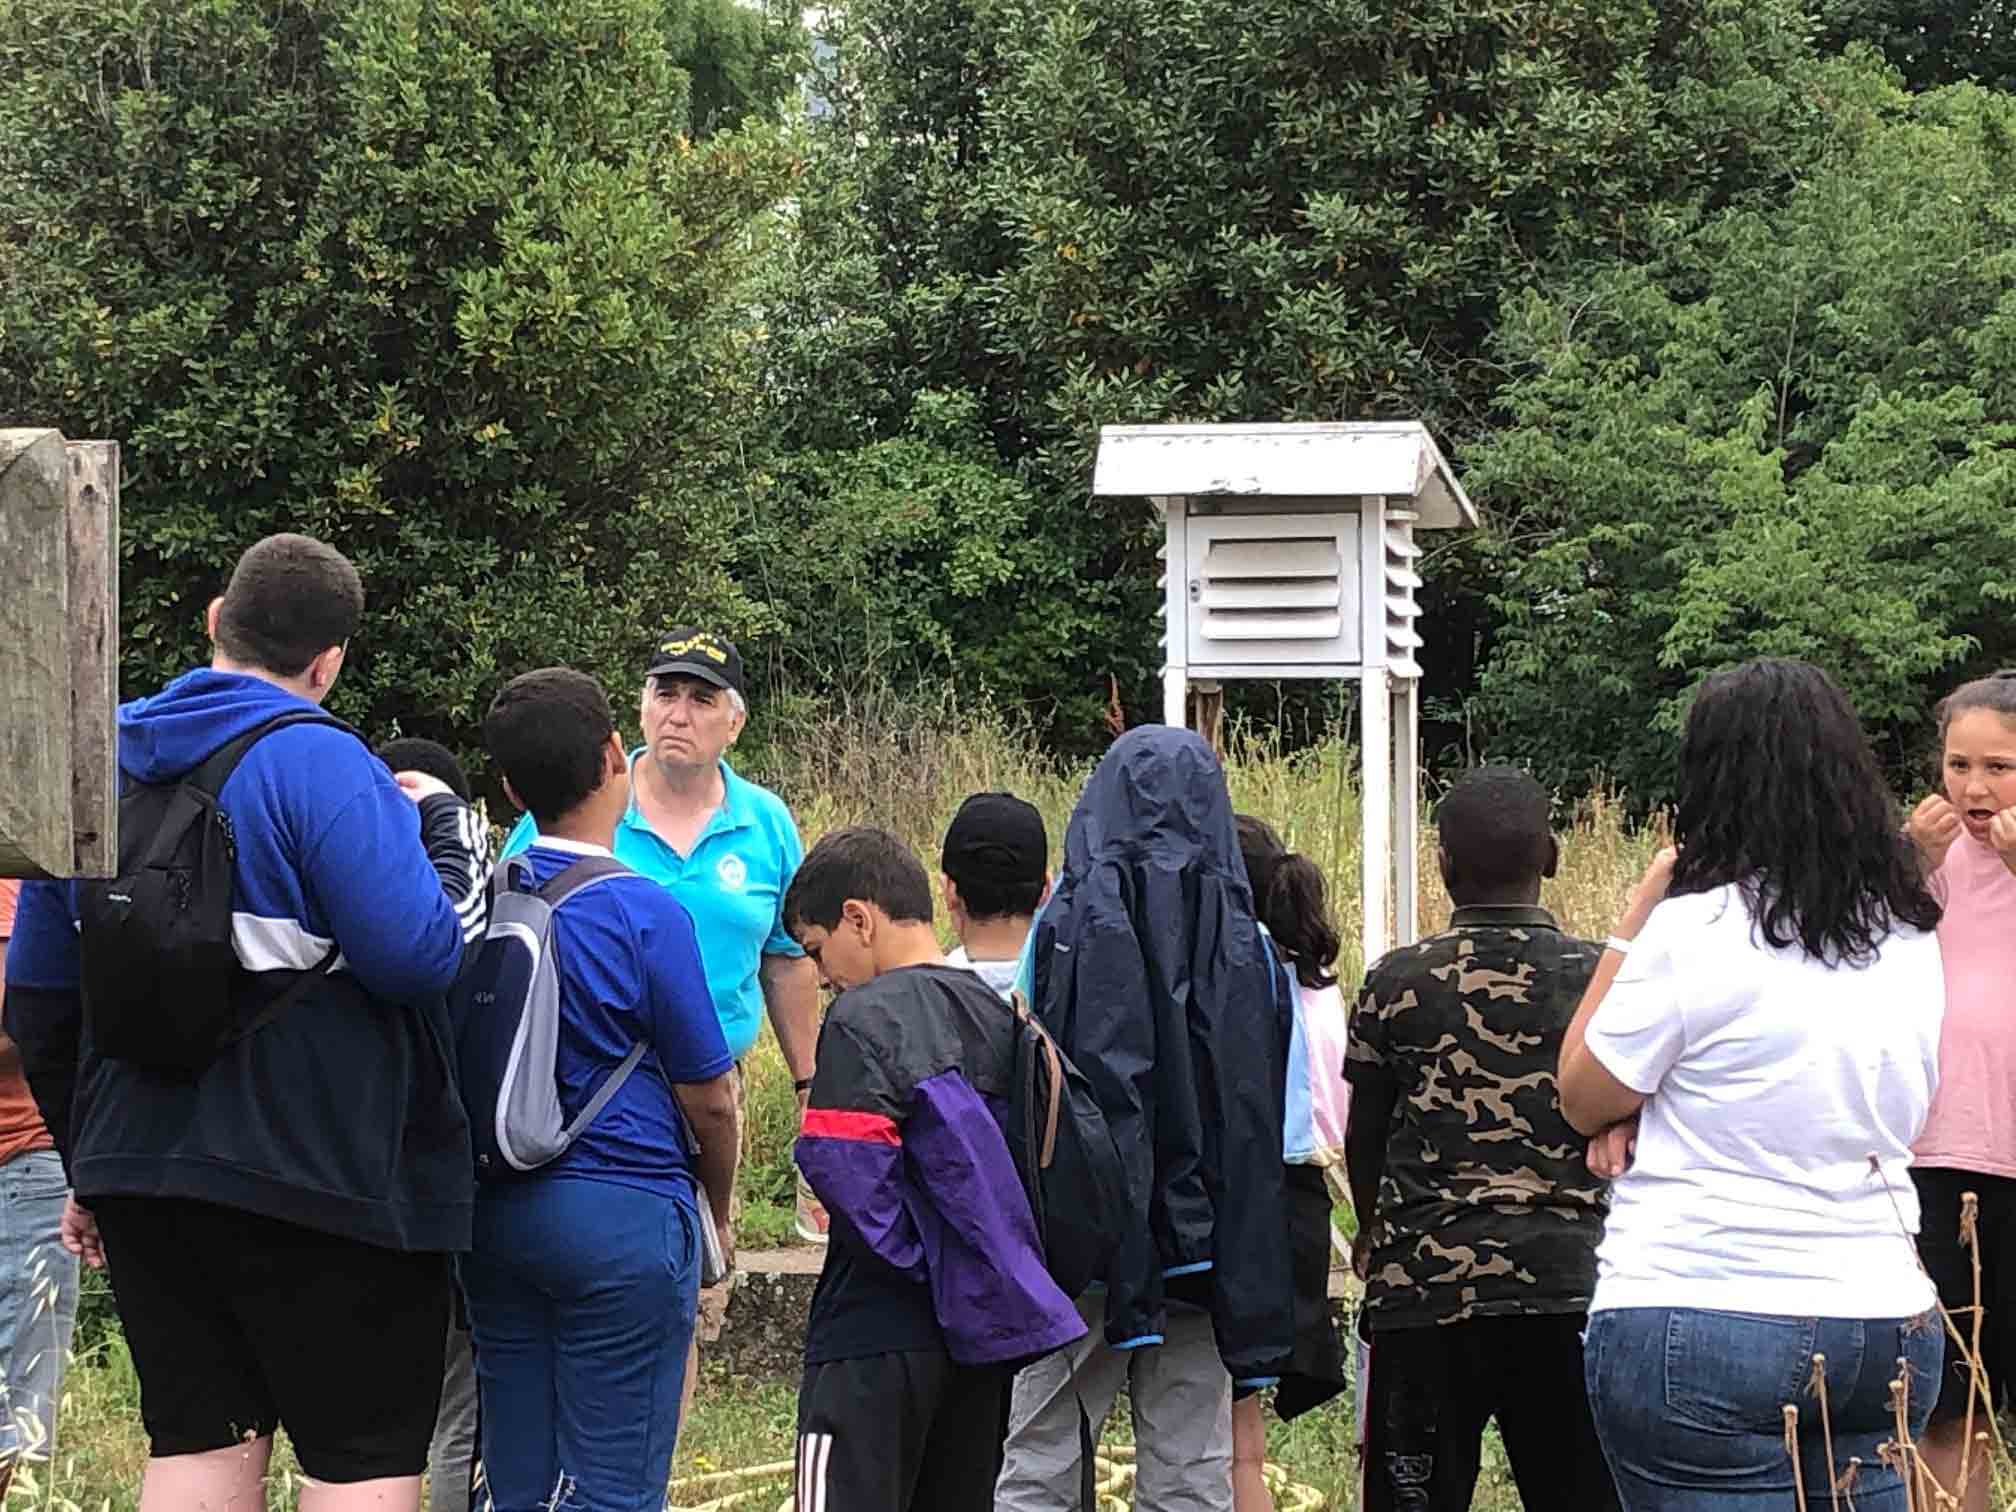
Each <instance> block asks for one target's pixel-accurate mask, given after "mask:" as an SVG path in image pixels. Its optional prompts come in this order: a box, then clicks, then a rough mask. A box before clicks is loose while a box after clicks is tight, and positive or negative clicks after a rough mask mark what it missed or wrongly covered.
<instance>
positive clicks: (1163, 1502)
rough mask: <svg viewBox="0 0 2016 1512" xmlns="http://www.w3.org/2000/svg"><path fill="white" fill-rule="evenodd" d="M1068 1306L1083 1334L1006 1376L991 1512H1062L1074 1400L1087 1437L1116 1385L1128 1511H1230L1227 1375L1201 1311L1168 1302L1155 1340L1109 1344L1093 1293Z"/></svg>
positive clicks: (1070, 1485) (1073, 1441) (1067, 1492)
mask: <svg viewBox="0 0 2016 1512" xmlns="http://www.w3.org/2000/svg"><path fill="white" fill-rule="evenodd" d="M1078 1311H1079V1312H1080V1313H1081V1314H1083V1315H1084V1318H1085V1325H1086V1327H1088V1328H1089V1329H1091V1332H1090V1333H1089V1334H1087V1335H1086V1336H1085V1338H1083V1339H1081V1340H1079V1341H1078V1342H1077V1343H1076V1344H1074V1345H1072V1346H1071V1347H1070V1348H1069V1349H1060V1350H1058V1351H1057V1352H1056V1353H1055V1354H1052V1355H1048V1356H1046V1357H1045V1358H1043V1359H1041V1360H1038V1361H1037V1362H1036V1363H1035V1364H1034V1365H1031V1366H1029V1367H1028V1368H1027V1369H1026V1370H1024V1371H1022V1373H1021V1374H1020V1375H1018V1376H1016V1377H1015V1394H1014V1398H1013V1400H1012V1401H1011V1402H1010V1404H1009V1408H1008V1448H1007V1454H1006V1456H1005V1458H1004V1459H1003V1461H1002V1465H1001V1479H1000V1481H999V1482H998V1483H997V1484H996V1486H995V1488H994V1512H1071V1509H1073V1508H1075V1507H1076V1506H1077V1505H1078V1403H1079V1401H1080V1400H1081V1399H1082V1400H1083V1401H1084V1403H1085V1411H1086V1412H1087V1413H1089V1414H1090V1415H1091V1418H1092V1434H1093V1437H1094V1438H1095V1439H1096V1438H1097V1437H1098V1435H1099V1432H1100V1430H1101V1429H1102V1428H1103V1427H1104V1426H1105V1423H1106V1415H1107V1414H1108V1413H1109V1412H1111V1411H1112V1410H1113V1399H1114V1397H1115V1396H1117V1395H1118V1394H1119V1391H1120V1388H1121V1387H1122V1386H1125V1387H1126V1388H1127V1399H1128V1401H1129V1402H1130V1403H1131V1404H1132V1406H1133V1409H1134V1508H1135V1512H1232V1377H1231V1376H1229V1375H1227V1374H1226V1372H1225V1364H1224V1362H1223V1361H1222V1360H1220V1359H1219V1358H1218V1343H1217V1340H1216V1339H1215V1338H1213V1337H1212V1333H1211V1318H1210V1315H1209V1314H1207V1313H1204V1312H1202V1311H1200V1310H1198V1309H1197V1308H1194V1307H1185V1306H1181V1305H1180V1304H1176V1303H1172V1304H1170V1307H1169V1321H1168V1323H1167V1325H1166V1326H1165V1328H1164V1331H1163V1342H1162V1343H1160V1344H1151V1345H1148V1346H1146V1347H1144V1348H1141V1349H1128V1350H1118V1349H1114V1348H1112V1347H1111V1346H1109V1345H1108V1344H1107V1343H1106V1341H1105V1338H1104V1337H1103V1336H1102V1330H1103V1329H1104V1328H1105V1324H1106V1302H1105V1298H1104V1297H1103V1296H1102V1295H1100V1294H1099V1293H1096V1292H1095V1293H1093V1294H1092V1295H1090V1296H1088V1297H1086V1298H1085V1299H1083V1300H1082V1301H1080V1302H1079V1304H1078Z"/></svg>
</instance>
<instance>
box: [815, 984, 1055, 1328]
mask: <svg viewBox="0 0 2016 1512" xmlns="http://www.w3.org/2000/svg"><path fill="white" fill-rule="evenodd" d="M1014 1034H1015V1025H1014V1019H1013V1017H1012V1016H1011V1014H1010V1012H1009V1009H1008V1007H1007V1005H1006V1004H1004V1003H1003V1002H1002V1001H1001V999H1000V998H999V997H998V996H996V995H995V993H994V991H993V989H991V988H990V987H988V986H987V985H986V984H985V983H983V982H982V981H981V980H980V979H979V978H978V977H976V976H974V975H973V974H972V973H971V972H967V971H961V970H959V969H958V968H956V967H951V966H911V967H905V968H903V969H901V970H898V971H892V972H885V973H884V974H883V975H881V976H879V977H877V978H875V980H874V981H872V982H869V983H866V984H865V985H863V986H860V987H856V988H853V989H850V990H849V991H847V992H844V993H842V994H841V995H840V996H839V997H838V998H837V999H836V1000H835V1001H834V1003H833V1006H832V1008H831V1010H830V1011H829V1012H828V1013H827V1016H826V1023H825V1027H824V1028H823V1029H822V1030H821V1031H820V1035H819V1063H818V1071H817V1073H816V1074H815V1075H814V1077H813V1079H812V1092H811V1097H810V1100H809V1104H808V1106H807V1108H806V1110H805V1120H804V1124H803V1127H802V1129H801V1131H800V1133H799V1137H798V1143H797V1151H796V1153H797V1157H798V1167H799V1169H800V1170H801V1171H803V1172H804V1173H805V1179H806V1181H807V1183H809V1184H810V1186H811V1188H812V1190H813V1191H814V1192H815V1193H817V1194H818V1197H819V1200H820V1201H821V1202H823V1203H824V1204H825V1205H826V1210H827V1212H828V1213H829V1214H830V1215H831V1217H832V1221H833V1226H834V1228H835V1230H836V1231H837V1232H839V1233H840V1234H841V1236H842V1237H843V1239H844V1240H851V1241H852V1242H854V1243H855V1244H857V1245H858V1246H859V1247H860V1248H863V1249H865V1250H866V1251H868V1253H869V1254H871V1255H872V1256H873V1257H874V1259H875V1260H876V1261H878V1262H880V1263H881V1264H882V1265H884V1266H886V1267H888V1268H889V1270H891V1271H893V1272H894V1273H896V1274H897V1275H899V1276H901V1277H906V1278H908V1279H909V1280H911V1281H913V1282H914V1283H915V1284H916V1285H918V1286H920V1287H928V1288H929V1289H930V1297H931V1303H932V1310H933V1312H934V1313H935V1314H936V1316H937V1319H938V1326H939V1328H940V1329H941V1330H942V1332H943V1334H944V1341H945V1351H946V1353H947V1354H949V1355H950V1356H951V1357H952V1359H953V1361H954V1362H955V1363H957V1364H961V1365H995V1364H1012V1365H1020V1364H1023V1363H1026V1362H1028V1361H1030V1360H1033V1359H1036V1358H1038V1357H1039V1356H1042V1355H1046V1354H1048V1353H1050V1352H1051V1351H1052V1350H1054V1349H1058V1348H1060V1347H1062V1346H1063V1345H1066V1344H1069V1343H1072V1342H1073V1341H1075V1340H1077V1339H1080V1338H1083V1337H1084V1335H1085V1331H1086V1330H1085V1323H1084V1320H1083V1319H1082V1318H1080V1317H1079V1315H1078V1309H1077V1308H1076V1307H1074V1306H1073V1305H1072V1303H1071V1299H1070V1298H1068V1297H1066V1296H1065V1295H1064V1293H1063V1292H1062V1291H1060V1290H1059V1289H1058V1287H1057V1284H1056V1282H1055V1281H1053V1280H1052V1279H1051V1278H1050V1272H1049V1269H1048V1267H1047V1266H1046V1265H1045V1264H1044V1261H1043V1248H1042V1244H1041V1242H1040V1241H1039V1240H1038V1238H1037V1234H1036V1219H1035V1216H1034V1214H1033V1213H1032V1212H1031V1211H1030V1207H1029V1197H1028V1193H1027V1191H1026V1190H1025V1188H1024V1186H1023V1183H1022V1177H1021V1175H1020V1174H1019V1173H1018V1172H1017V1170H1016V1168H1015V1162H1014V1160H1013V1158H1012V1157H1011V1156H1010V1155H1009V1153H1008V1142H1007V1139H1006V1137H1005V1136H1004V1135H1003V1133H1002V1120H1003V1119H1004V1118H1005V1117H1006V1114H1007V1108H1008V1093H1009V1087H1010V1081H1011V1077H1012V1074H1013V1067H1014Z"/></svg>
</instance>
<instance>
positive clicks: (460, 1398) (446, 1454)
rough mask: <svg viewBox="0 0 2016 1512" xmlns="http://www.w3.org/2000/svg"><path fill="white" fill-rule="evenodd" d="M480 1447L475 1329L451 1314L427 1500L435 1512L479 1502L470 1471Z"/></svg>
mask: <svg viewBox="0 0 2016 1512" xmlns="http://www.w3.org/2000/svg"><path fill="white" fill-rule="evenodd" d="M479 1452H480V1449H479V1446H478V1445H477V1443H476V1356H475V1355H474V1354H473V1353H472V1352H471V1350H470V1347H469V1330H468V1329H466V1328H457V1327H456V1326H455V1319H454V1316H453V1314H452V1312H451V1314H450V1316H449V1319H448V1355H447V1361H446V1366H445V1368H444V1370H443V1372H442V1377H441V1413H440V1416H438V1417H437V1418H435V1420H434V1444H433V1447H432V1448H430V1449H429V1450H428V1451H427V1505H428V1507H429V1509H430V1512H468V1509H469V1508H470V1506H471V1505H472V1504H473V1502H472V1498H471V1495H470V1484H469V1483H470V1476H471V1473H472V1472H473V1471H474V1469H475V1467H476V1458H477V1455H478V1454H479Z"/></svg>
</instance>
